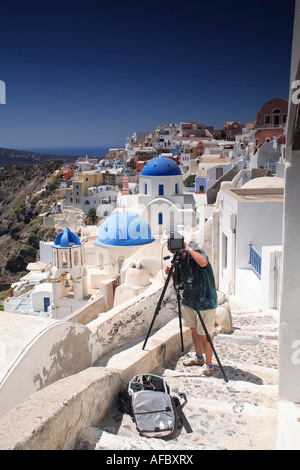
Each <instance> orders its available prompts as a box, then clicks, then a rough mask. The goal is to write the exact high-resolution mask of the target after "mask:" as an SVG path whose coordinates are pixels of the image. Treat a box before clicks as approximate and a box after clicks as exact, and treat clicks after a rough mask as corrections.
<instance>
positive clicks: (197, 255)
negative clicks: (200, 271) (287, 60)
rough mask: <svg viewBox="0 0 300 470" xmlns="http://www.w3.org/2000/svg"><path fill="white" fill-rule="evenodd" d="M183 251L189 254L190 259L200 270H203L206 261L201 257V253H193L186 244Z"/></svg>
mask: <svg viewBox="0 0 300 470" xmlns="http://www.w3.org/2000/svg"><path fill="white" fill-rule="evenodd" d="M185 250H186V251H187V252H188V253H190V255H191V257H192V258H193V259H194V260H195V261H196V263H197V264H199V266H201V268H205V267H206V266H207V264H208V261H207V259H206V258H205V256H203V255H202V254H201V253H199V252H198V251H195V250H193V249H191V248H190V247H189V246H188V245H187V243H185Z"/></svg>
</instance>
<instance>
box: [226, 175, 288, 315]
mask: <svg viewBox="0 0 300 470" xmlns="http://www.w3.org/2000/svg"><path fill="white" fill-rule="evenodd" d="M227 184H228V183H227ZM229 184H230V183H229ZM283 184H284V181H283V179H281V178H273V177H266V178H255V179H254V180H251V181H250V182H249V183H246V184H245V185H244V186H242V188H240V189H233V188H231V189H222V188H221V191H220V194H219V214H220V222H219V289H220V291H222V292H224V293H228V294H235V295H236V296H237V297H238V298H239V299H240V301H241V302H243V303H245V304H247V305H251V306H253V307H255V308H275V309H279V305H278V298H279V292H278V289H279V286H280V279H279V278H278V276H279V274H280V262H281V257H280V256H281V255H280V254H281V250H282V227H283ZM276 253H278V255H276ZM276 292H277V294H278V295H277V294H276V298H275V293H276Z"/></svg>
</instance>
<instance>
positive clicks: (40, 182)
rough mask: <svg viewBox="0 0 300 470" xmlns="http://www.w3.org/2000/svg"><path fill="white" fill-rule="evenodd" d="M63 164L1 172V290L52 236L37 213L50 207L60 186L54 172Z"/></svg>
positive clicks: (47, 163) (46, 162)
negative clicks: (54, 193)
mask: <svg viewBox="0 0 300 470" xmlns="http://www.w3.org/2000/svg"><path fill="white" fill-rule="evenodd" d="M62 163H63V162H62V161H61V160H53V161H43V162H39V163H35V164H32V165H26V166H23V167H22V168H17V167H8V168H5V169H3V168H2V169H1V170H0V201H1V206H0V291H1V290H5V289H7V288H8V287H9V286H10V284H11V283H12V282H14V281H16V280H17V279H18V277H19V276H20V275H21V273H22V272H24V271H25V270H26V266H27V264H28V263H30V262H33V261H35V260H36V257H37V255H38V250H39V241H40V240H41V239H43V240H53V237H54V236H55V233H54V231H53V230H52V229H46V228H44V227H43V226H42V223H43V217H41V216H40V215H39V214H42V213H43V212H45V211H47V210H49V209H50V208H51V202H52V197H51V196H52V193H53V191H55V189H56V188H57V187H58V186H59V184H60V177H58V178H56V179H55V178H54V172H55V171H56V170H58V169H59V168H60V167H61V165H62ZM52 178H53V180H52V181H51V179H52ZM49 179H50V180H49ZM47 180H48V184H47V186H46V181H47ZM49 181H50V183H49ZM41 191H42V192H41Z"/></svg>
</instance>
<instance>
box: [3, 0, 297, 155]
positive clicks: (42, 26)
mask: <svg viewBox="0 0 300 470" xmlns="http://www.w3.org/2000/svg"><path fill="white" fill-rule="evenodd" d="M293 16H294V0H283V1H274V0H273V1H271V0H264V1H261V0H251V1H248V2H241V1H238V0H228V1H227V2H224V1H219V0H216V1H203V0H187V1H184V2H183V1H178V0H172V1H166V0H160V1H157V0H154V1H147V0H146V1H143V0H139V1H137V0H128V1H127V0H124V1H119V0H116V1H114V0H110V1H102V0H97V1H96V0H52V1H48V0H36V1H34V0H26V1H12V0H2V1H1V30H0V50H1V61H0V80H3V81H4V82H5V83H6V104H5V105H0V147H9V148H19V149H21V148H32V149H35V148H39V147H43V148H44V147H76V146H78V147H83V146H89V147H92V146H114V145H124V144H125V141H126V137H127V136H130V135H132V134H133V132H135V131H152V130H154V129H155V128H156V126H157V125H163V124H169V123H171V122H176V123H179V122H180V121H197V122H203V123H205V124H207V125H213V126H214V127H215V128H216V129H218V128H221V127H222V126H223V123H224V122H225V121H235V120H237V121H240V122H242V123H243V124H246V122H249V121H252V120H254V119H256V115H257V112H258V111H259V109H260V108H261V106H262V105H263V103H264V102H265V101H267V100H269V99H271V98H276V97H280V98H286V99H287V98H288V93H289V74H290V59H291V44H292V32H293Z"/></svg>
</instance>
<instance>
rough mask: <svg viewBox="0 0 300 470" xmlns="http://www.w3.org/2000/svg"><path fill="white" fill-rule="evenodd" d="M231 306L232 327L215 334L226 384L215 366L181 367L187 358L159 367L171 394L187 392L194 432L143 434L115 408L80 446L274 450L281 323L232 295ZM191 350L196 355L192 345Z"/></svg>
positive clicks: (79, 447)
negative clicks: (207, 370) (208, 370)
mask: <svg viewBox="0 0 300 470" xmlns="http://www.w3.org/2000/svg"><path fill="white" fill-rule="evenodd" d="M230 307H231V313H232V321H233V327H234V331H233V333H232V334H231V335H219V336H217V337H216V338H215V342H214V346H215V350H216V352H217V354H218V357H219V359H220V361H221V364H222V366H223V368H224V371H225V373H226V376H227V378H228V383H226V382H225V380H224V378H223V375H222V372H221V370H220V369H219V367H218V366H217V365H216V366H215V367H216V373H215V375H213V376H212V377H202V376H201V375H200V372H201V368H199V367H197V366H194V367H189V368H187V367H185V366H183V364H182V362H183V357H179V358H178V357H176V358H173V359H172V360H171V361H170V362H169V363H168V364H166V366H165V368H164V369H161V370H158V371H156V373H157V374H158V375H163V376H164V377H165V378H166V381H167V383H168V384H169V386H170V388H171V394H173V395H176V394H177V393H179V392H185V393H186V395H187V398H188V403H187V405H186V406H185V408H184V412H185V415H186V416H187V418H188V420H189V422H190V425H191V426H192V428H193V433H191V434H187V433H186V431H185V429H181V430H180V432H179V433H178V436H177V437H176V439H172V440H170V441H167V442H165V441H163V440H161V439H147V438H144V437H140V436H139V434H138V432H137V430H136V428H135V425H134V423H133V421H132V419H131V418H130V416H128V415H122V414H121V413H120V412H119V411H118V409H117V407H116V408H115V409H113V410H112V412H111V414H110V415H109V416H108V417H107V419H106V420H105V422H103V423H101V428H87V429H86V431H85V434H84V436H83V438H82V441H81V442H80V443H79V445H78V449H95V450H98V449H99V450H101V449H103V450H148V449H152V450H154V449H155V450H167V449H168V450H178V449H180V450H203V449H220V450H222V449H228V450H262V449H267V450H272V449H274V448H275V447H276V435H277V345H278V336H277V335H278V323H276V321H275V320H274V319H273V317H272V315H270V314H267V313H264V312H257V311H250V310H249V309H247V308H246V307H244V306H241V305H239V304H237V303H236V302H235V301H234V300H233V299H230ZM188 354H190V355H193V352H192V350H191V351H190V352H189V353H188ZM214 363H215V364H217V362H216V360H215V358H214Z"/></svg>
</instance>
